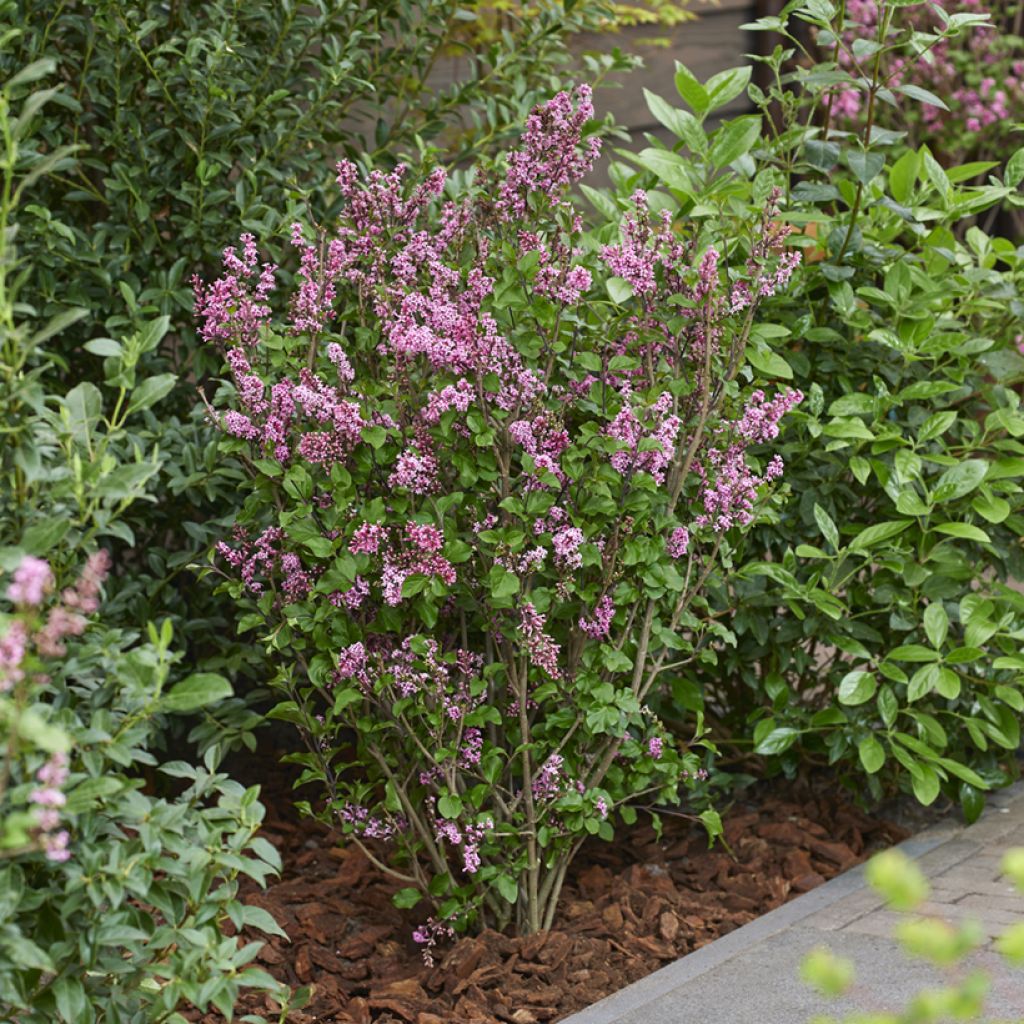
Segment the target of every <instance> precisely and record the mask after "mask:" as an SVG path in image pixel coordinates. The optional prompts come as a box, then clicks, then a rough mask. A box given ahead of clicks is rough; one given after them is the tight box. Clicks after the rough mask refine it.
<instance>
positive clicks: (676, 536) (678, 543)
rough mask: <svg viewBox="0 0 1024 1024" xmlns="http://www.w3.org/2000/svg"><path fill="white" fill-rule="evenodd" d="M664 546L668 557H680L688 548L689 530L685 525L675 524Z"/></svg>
mask: <svg viewBox="0 0 1024 1024" xmlns="http://www.w3.org/2000/svg"><path fill="white" fill-rule="evenodd" d="M665 547H666V549H667V551H668V553H669V556H670V557H672V558H682V557H683V555H685V554H686V553H687V552H688V551H689V550H690V531H689V530H688V529H687V528H686V527H685V526H677V527H676V528H675V529H674V530H673V531H672V533H671V535H670V536H669V538H668V544H666V545H665Z"/></svg>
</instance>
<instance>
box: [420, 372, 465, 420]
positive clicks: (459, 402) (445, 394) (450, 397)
mask: <svg viewBox="0 0 1024 1024" xmlns="http://www.w3.org/2000/svg"><path fill="white" fill-rule="evenodd" d="M472 400H473V387H472V385H471V384H470V383H469V381H468V380H466V378H465V377H460V378H459V380H458V381H456V383H454V384H447V385H445V386H444V387H443V388H442V389H441V390H440V391H432V392H431V393H430V394H429V395H428V396H427V404H426V406H425V408H424V409H423V412H422V413H421V415H422V417H423V419H424V421H425V422H427V423H431V424H434V423H438V422H440V420H441V417H442V416H443V415H444V414H445V413H446V412H448V411H449V410H450V409H457V410H458V411H459V412H465V411H466V410H467V409H468V408H469V406H470V403H471V402H472Z"/></svg>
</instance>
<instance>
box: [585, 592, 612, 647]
mask: <svg viewBox="0 0 1024 1024" xmlns="http://www.w3.org/2000/svg"><path fill="white" fill-rule="evenodd" d="M614 617H615V605H614V603H613V602H612V599H611V598H610V597H609V596H608V595H607V594H605V595H604V597H602V598H601V600H600V601H598V602H597V605H596V606H595V607H594V611H593V614H592V615H591V616H590V618H586V617H585V616H581V617H580V621H579V627H580V629H581V630H582V631H583V632H584V633H585V634H586V635H587V636H589V637H591V638H592V639H594V640H604V639H606V638H607V637H608V634H609V633H610V631H611V625H612V619H613V618H614Z"/></svg>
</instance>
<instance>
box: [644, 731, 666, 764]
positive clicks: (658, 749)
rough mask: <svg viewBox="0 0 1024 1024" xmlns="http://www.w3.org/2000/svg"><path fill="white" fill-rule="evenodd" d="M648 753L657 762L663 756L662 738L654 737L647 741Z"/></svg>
mask: <svg viewBox="0 0 1024 1024" xmlns="http://www.w3.org/2000/svg"><path fill="white" fill-rule="evenodd" d="M647 753H648V754H649V755H650V756H651V757H653V758H654V760H655V761H657V760H658V759H659V758H660V757H661V754H662V740H661V737H660V736H652V737H651V738H650V739H649V740H648V741H647Z"/></svg>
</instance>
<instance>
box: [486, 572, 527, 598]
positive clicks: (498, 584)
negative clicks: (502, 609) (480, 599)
mask: <svg viewBox="0 0 1024 1024" xmlns="http://www.w3.org/2000/svg"><path fill="white" fill-rule="evenodd" d="M487 581H488V583H489V584H490V588H491V596H492V597H494V598H497V599H498V600H502V599H504V598H507V597H513V596H514V595H515V594H518V593H519V577H518V576H516V574H515V573H511V572H509V571H508V570H507V569H505V568H504V567H503V566H500V565H495V566H494V567H493V568H492V569H491V572H490V574H489V576H488V578H487Z"/></svg>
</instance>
